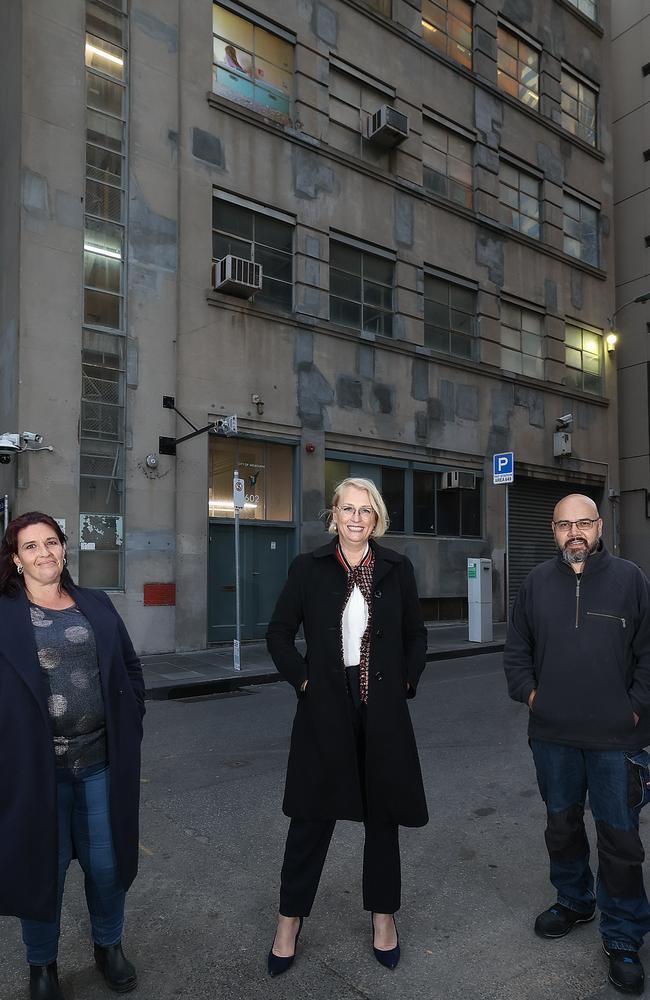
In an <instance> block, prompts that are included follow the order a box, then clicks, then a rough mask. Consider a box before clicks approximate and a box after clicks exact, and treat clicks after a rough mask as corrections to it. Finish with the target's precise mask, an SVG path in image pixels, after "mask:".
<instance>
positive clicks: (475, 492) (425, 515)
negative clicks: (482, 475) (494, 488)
mask: <svg viewBox="0 0 650 1000" xmlns="http://www.w3.org/2000/svg"><path fill="white" fill-rule="evenodd" d="M413 531H414V532H415V533H416V534H424V535H451V536H453V537H471V538H475V537H478V536H480V534H481V487H480V480H479V479H477V480H476V485H475V486H474V488H473V489H444V488H443V473H442V472H422V471H419V470H414V472H413Z"/></svg>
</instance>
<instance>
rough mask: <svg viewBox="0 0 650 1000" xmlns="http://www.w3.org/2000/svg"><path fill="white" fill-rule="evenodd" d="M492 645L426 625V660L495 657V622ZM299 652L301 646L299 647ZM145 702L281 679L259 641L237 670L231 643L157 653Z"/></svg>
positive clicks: (147, 670)
mask: <svg viewBox="0 0 650 1000" xmlns="http://www.w3.org/2000/svg"><path fill="white" fill-rule="evenodd" d="M493 630H494V635H493V639H492V642H470V641H469V639H468V626H467V622H464V623H462V624H460V625H428V626H427V631H428V633H429V641H428V644H427V662H430V661H432V660H450V659H454V658H456V657H464V656H476V654H477V653H500V652H501V651H502V650H503V643H504V639H505V632H506V626H505V623H504V622H495V624H494V628H493ZM298 648H299V649H300V648H304V642H302V643H300V642H299V643H298ZM142 669H143V672H144V679H145V687H146V690H147V698H148V699H150V700H157V701H165V700H167V699H170V698H171V699H174V698H184V697H187V696H188V695H197V694H218V693H221V692H225V691H235V690H237V689H238V688H242V687H247V686H250V685H252V684H266V683H269V682H272V681H278V680H281V678H280V676H279V674H278V672H277V670H276V669H275V667H274V666H273V663H272V661H271V658H270V656H269V654H268V653H267V651H266V643H264V642H248V643H244V644H243V645H242V647H241V670H239V671H237V670H235V669H234V666H233V649H232V643H224V644H223V645H219V646H213V647H211V648H210V649H204V650H200V651H199V652H196V653H157V654H155V655H153V656H143V657H142Z"/></svg>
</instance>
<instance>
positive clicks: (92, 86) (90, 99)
mask: <svg viewBox="0 0 650 1000" xmlns="http://www.w3.org/2000/svg"><path fill="white" fill-rule="evenodd" d="M86 103H87V104H88V106H89V107H90V108H93V109H94V110H96V111H104V112H106V113H107V114H109V115H115V117H116V118H123V117H124V87H122V86H121V85H120V84H119V83H113V82H112V81H111V80H106V79H104V77H101V76H97V74H96V73H91V72H89V71H86Z"/></svg>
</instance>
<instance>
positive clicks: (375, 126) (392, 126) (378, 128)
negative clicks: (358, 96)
mask: <svg viewBox="0 0 650 1000" xmlns="http://www.w3.org/2000/svg"><path fill="white" fill-rule="evenodd" d="M408 134H409V120H408V116H407V115H403V114H402V112H401V111H396V110H395V108H391V107H390V106H389V105H388V104H384V105H383V106H382V107H381V108H379V110H378V111H375V113H374V115H370V117H369V118H368V141H369V142H372V143H374V144H375V145H377V146H384V147H386V149H389V148H390V147H391V146H396V145H397V144H398V142H403V141H404V139H408Z"/></svg>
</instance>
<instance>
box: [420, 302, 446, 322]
mask: <svg viewBox="0 0 650 1000" xmlns="http://www.w3.org/2000/svg"><path fill="white" fill-rule="evenodd" d="M424 319H425V322H426V323H432V324H433V325H434V326H439V327H444V328H445V329H448V328H449V306H447V305H443V304H442V303H441V302H434V301H433V300H432V299H425V300H424Z"/></svg>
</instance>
